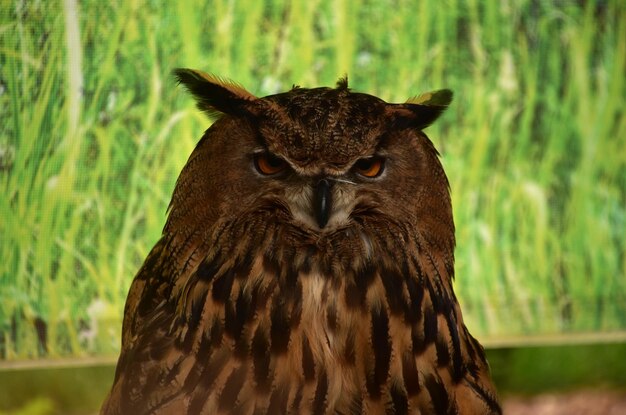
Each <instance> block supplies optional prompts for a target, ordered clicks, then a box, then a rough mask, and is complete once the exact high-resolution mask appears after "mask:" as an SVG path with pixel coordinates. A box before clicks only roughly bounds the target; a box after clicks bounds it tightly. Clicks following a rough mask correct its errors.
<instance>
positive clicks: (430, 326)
mask: <svg viewBox="0 0 626 415" xmlns="http://www.w3.org/2000/svg"><path fill="white" fill-rule="evenodd" d="M436 339H437V314H435V310H433V308H431V307H427V308H426V311H425V312H424V344H425V345H428V344H430V343H432V342H434V341H435V340H436Z"/></svg>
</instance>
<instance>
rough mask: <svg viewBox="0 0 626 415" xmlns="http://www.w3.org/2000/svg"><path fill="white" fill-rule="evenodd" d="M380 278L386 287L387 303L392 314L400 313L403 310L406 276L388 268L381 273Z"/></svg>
mask: <svg viewBox="0 0 626 415" xmlns="http://www.w3.org/2000/svg"><path fill="white" fill-rule="evenodd" d="M380 279H381V281H382V283H383V286H384V287H385V293H386V294H387V295H386V298H387V304H389V310H390V311H391V314H392V315H398V314H400V313H401V312H402V311H403V310H402V306H403V304H402V301H401V300H402V288H403V285H404V282H403V280H404V278H403V277H402V275H400V274H399V273H398V272H397V271H395V270H392V269H389V268H386V269H383V270H382V272H381V273H380Z"/></svg>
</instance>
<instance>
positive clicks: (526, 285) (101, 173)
mask: <svg viewBox="0 0 626 415" xmlns="http://www.w3.org/2000/svg"><path fill="white" fill-rule="evenodd" d="M176 67H191V68H197V69H202V70H204V71H207V72H211V73H214V74H217V75H219V76H222V77H226V78H229V79H233V80H235V81H237V82H239V83H241V84H243V85H244V86H245V87H246V88H247V89H248V90H250V91H251V92H252V93H254V94H257V95H267V94H271V93H275V92H279V91H283V90H286V89H289V88H290V87H291V86H292V84H298V85H301V86H303V87H315V86H322V85H327V86H332V85H334V83H335V81H336V80H337V78H338V77H340V76H342V75H344V74H348V76H349V78H350V85H351V87H352V88H353V89H354V90H358V91H362V92H367V93H371V94H374V95H378V96H380V97H381V98H383V99H385V100H387V101H395V102H402V101H405V100H406V99H408V98H410V97H412V96H415V95H418V94H420V93H421V92H425V91H428V90H433V89H438V88H444V87H446V88H451V89H453V90H454V91H455V100H454V102H453V104H452V106H451V107H450V109H449V110H448V112H447V113H446V114H445V115H444V116H443V117H442V118H441V119H440V120H439V121H438V122H437V123H436V124H435V125H433V126H432V127H430V128H429V129H428V130H427V133H428V134H429V135H430V137H431V138H432V139H433V141H434V142H435V144H436V146H437V147H438V148H439V150H440V151H441V152H442V158H443V163H444V166H445V168H446V171H447V173H448V176H449V179H450V182H451V189H452V197H453V204H454V214H455V221H456V227H457V245H458V248H457V251H456V256H457V280H456V284H455V289H456V291H457V294H458V297H459V299H460V302H461V305H462V307H463V311H464V317H465V320H466V323H467V325H468V326H469V328H470V330H471V331H472V332H473V333H474V335H475V336H477V337H479V338H480V339H481V340H482V341H483V342H484V343H485V344H487V345H493V346H497V345H507V346H523V345H525V344H542V343H544V341H550V342H554V341H555V340H554V339H555V338H557V339H559V340H557V342H560V343H567V342H568V341H570V340H571V339H574V340H575V341H581V339H584V341H585V342H602V341H606V340H620V339H621V340H622V341H623V340H624V339H625V338H626V335H625V334H624V333H626V238H625V236H624V234H625V230H626V141H625V139H626V112H625V111H624V103H625V99H626V85H625V80H626V2H624V1H623V0H606V1H584V0H580V1H547V0H546V1H543V0H508V1H504V0H503V1H500V0H493V1H479V0H439V1H436V2H434V1H418V0H336V1H331V0H310V1H289V0H271V1H258V0H239V1H234V0H213V1H211V0H191V1H180V2H173V1H172V2H170V1H165V0H125V1H110V2H109V1H98V0H85V1H80V2H77V1H76V0H64V1H61V0H51V1H35V0H33V1H25V0H0V189H1V195H0V258H1V259H2V260H1V261H0V363H2V362H5V365H7V364H10V363H11V362H15V361H32V360H34V359H41V358H46V359H57V358H61V357H64V358H86V357H94V356H95V357H104V358H105V359H107V358H111V357H113V356H115V355H116V353H117V350H118V348H119V343H120V329H121V318H122V311H123V305H124V301H125V296H126V292H127V289H128V287H129V285H130V282H131V280H132V278H133V276H134V274H135V272H136V271H137V269H138V268H139V266H140V264H141V263H142V261H143V259H144V258H145V256H146V254H147V253H148V251H149V250H150V248H151V247H152V245H153V244H154V243H155V242H156V240H157V239H158V237H159V235H160V232H161V229H162V226H163V224H164V222H165V215H166V208H167V204H168V202H169V197H170V195H171V192H172V190H173V186H174V183H175V180H176V178H177V175H178V173H179V171H180V169H181V168H182V166H183V165H184V163H185V161H186V159H187V157H188V156H189V154H190V153H191V150H192V149H193V147H194V145H195V144H196V142H197V141H198V139H199V138H200V136H201V134H202V132H203V131H204V130H205V129H206V128H207V127H208V125H209V121H208V120H207V119H206V118H205V117H204V116H203V115H202V114H201V113H200V112H199V111H198V110H196V109H195V107H194V105H193V101H192V99H191V98H190V97H189V96H188V95H187V94H186V93H184V92H183V90H182V88H179V87H177V86H176V84H175V82H174V81H173V78H172V76H171V71H172V69H173V68H176ZM568 339H569V340H568ZM107 382H108V380H107ZM107 382H105V383H107ZM35 404H37V403H36V402H35ZM42 405H44V406H45V402H44V403H43V404H42ZM0 409H1V408H0ZM44 411H45V408H44Z"/></svg>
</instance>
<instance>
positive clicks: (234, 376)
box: [218, 364, 246, 411]
mask: <svg viewBox="0 0 626 415" xmlns="http://www.w3.org/2000/svg"><path fill="white" fill-rule="evenodd" d="M245 380H246V365H244V364H242V365H240V366H239V367H237V368H235V369H233V371H232V372H231V373H230V375H229V376H228V379H227V380H226V384H225V385H224V389H223V390H222V393H221V395H220V398H219V401H218V408H219V410H221V411H225V410H228V409H232V407H233V406H234V405H235V402H237V396H239V392H240V391H241V387H242V386H243V383H244V381H245Z"/></svg>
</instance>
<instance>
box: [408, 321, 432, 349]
mask: <svg viewBox="0 0 626 415" xmlns="http://www.w3.org/2000/svg"><path fill="white" fill-rule="evenodd" d="M411 344H412V346H413V353H414V354H415V355H418V356H419V355H421V354H422V353H424V351H425V350H426V346H428V345H427V344H426V341H425V340H424V330H423V329H422V327H420V326H419V325H417V324H414V325H413V326H411Z"/></svg>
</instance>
